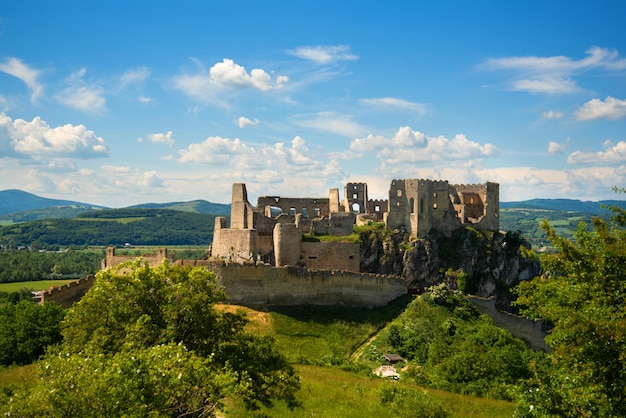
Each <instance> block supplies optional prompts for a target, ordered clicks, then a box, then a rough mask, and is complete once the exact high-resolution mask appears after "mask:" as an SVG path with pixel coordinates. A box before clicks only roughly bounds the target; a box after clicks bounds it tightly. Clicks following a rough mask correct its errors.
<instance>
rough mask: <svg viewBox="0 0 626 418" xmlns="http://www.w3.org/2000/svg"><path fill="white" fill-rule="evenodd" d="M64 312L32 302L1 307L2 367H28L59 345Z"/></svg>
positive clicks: (57, 308)
mask: <svg viewBox="0 0 626 418" xmlns="http://www.w3.org/2000/svg"><path fill="white" fill-rule="evenodd" d="M64 314H65V311H64V310H63V308H61V307H60V306H59V305H57V304H56V303H46V304H45V305H38V304H36V303H33V302H32V301H29V300H20V301H19V302H17V303H15V304H14V303H11V302H5V303H2V304H0V364H2V365H11V364H28V363H32V362H33V361H35V360H37V358H39V357H40V356H42V355H43V354H44V351H45V349H46V347H48V346H49V345H52V344H56V343H59V342H60V341H61V339H62V337H61V320H62V319H63V315H64Z"/></svg>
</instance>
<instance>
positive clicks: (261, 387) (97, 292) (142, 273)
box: [11, 261, 299, 416]
mask: <svg viewBox="0 0 626 418" xmlns="http://www.w3.org/2000/svg"><path fill="white" fill-rule="evenodd" d="M225 301H226V296H225V294H224V292H223V290H222V289H221V288H220V287H219V286H218V284H217V280H216V277H215V274H214V273H212V272H209V271H207V270H206V269H205V268H200V267H197V268H190V267H181V266H172V265H169V264H168V263H164V264H163V265H162V266H160V267H156V268H150V267H149V266H148V265H147V264H141V262H139V261H136V262H133V263H127V264H124V265H122V266H121V269H120V270H119V271H110V270H106V271H101V272H99V273H98V275H97V277H96V281H95V283H94V285H93V287H92V288H91V289H90V291H89V292H88V293H87V294H86V295H85V297H83V299H82V300H81V301H80V302H79V303H77V304H75V305H74V306H73V307H72V308H70V309H69V311H68V312H67V315H66V318H65V320H64V322H63V337H64V342H63V345H62V347H61V349H60V350H58V352H56V353H50V354H49V355H48V356H47V357H46V358H45V359H44V361H43V362H41V369H42V370H41V379H40V383H39V385H38V386H37V387H36V388H35V389H33V390H32V391H31V393H29V394H26V395H22V396H16V397H14V401H13V403H12V405H11V407H12V408H13V409H12V411H14V412H18V413H19V414H21V415H24V416H85V415H89V416H122V415H127V416H128V415H130V416H148V415H150V416H213V415H214V414H215V413H216V412H217V410H219V409H220V408H221V406H222V402H223V400H224V398H226V397H228V396H238V397H241V398H242V399H243V401H244V402H245V404H246V406H247V407H248V408H250V409H256V408H258V407H259V406H260V405H264V406H272V405H273V402H275V401H277V400H281V401H285V402H286V403H287V405H288V406H290V407H295V406H297V401H296V399H295V393H296V391H297V390H298V389H299V381H298V377H297V375H296V373H295V371H294V370H293V369H292V368H291V366H290V365H289V364H288V363H287V361H286V359H285V357H284V356H283V355H282V354H281V353H279V352H278V351H277V349H276V347H275V344H274V342H273V340H272V339H271V338H270V337H264V336H257V335H252V334H250V333H248V332H246V330H245V325H246V322H247V320H246V319H245V317H244V316H243V314H240V313H233V312H227V311H226V310H224V309H221V308H219V307H216V305H217V304H220V303H223V302H225ZM33 405H36V406H33Z"/></svg>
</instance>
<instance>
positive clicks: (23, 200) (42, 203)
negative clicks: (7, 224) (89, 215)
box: [0, 189, 106, 215]
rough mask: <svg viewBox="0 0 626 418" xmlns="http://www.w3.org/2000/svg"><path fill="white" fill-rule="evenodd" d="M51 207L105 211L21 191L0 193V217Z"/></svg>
mask: <svg viewBox="0 0 626 418" xmlns="http://www.w3.org/2000/svg"><path fill="white" fill-rule="evenodd" d="M53 207H71V208H85V209H86V210H94V209H106V207H104V206H98V205H92V204H90V203H81V202H75V201H72V200H58V199H48V198H46V197H41V196H37V195H35V194H32V193H28V192H24V191H22V190H16V189H10V190H3V191H0V215H7V214H10V213H17V212H26V211H31V210H37V209H46V208H53Z"/></svg>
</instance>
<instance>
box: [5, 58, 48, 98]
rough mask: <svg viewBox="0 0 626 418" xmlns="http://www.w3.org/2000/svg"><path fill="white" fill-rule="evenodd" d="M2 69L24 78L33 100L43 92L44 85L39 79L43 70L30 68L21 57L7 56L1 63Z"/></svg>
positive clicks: (21, 78)
mask: <svg viewBox="0 0 626 418" xmlns="http://www.w3.org/2000/svg"><path fill="white" fill-rule="evenodd" d="M0 71H2V72H3V73H6V74H9V75H12V76H13V77H17V78H19V79H20V80H22V81H23V82H24V84H26V86H28V89H29V90H30V100H31V101H32V102H34V101H36V100H37V98H38V97H39V96H40V95H41V93H42V92H43V86H42V85H41V84H39V82H38V81H37V79H38V78H39V75H40V74H41V71H39V70H35V69H33V68H30V67H29V66H28V65H26V64H24V63H23V62H22V60H20V59H19V58H7V59H6V60H5V61H4V62H3V63H0Z"/></svg>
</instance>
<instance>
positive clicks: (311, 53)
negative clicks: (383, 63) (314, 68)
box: [287, 45, 359, 64]
mask: <svg viewBox="0 0 626 418" xmlns="http://www.w3.org/2000/svg"><path fill="white" fill-rule="evenodd" d="M287 53H289V54H290V55H293V56H296V57H298V58H302V59H305V60H309V61H313V62H315V63H317V64H330V63H332V62H337V61H356V60H357V59H359V56H358V55H356V54H353V53H352V52H351V48H350V46H348V45H334V46H331V45H317V46H301V47H298V48H296V49H292V50H289V51H287Z"/></svg>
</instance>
